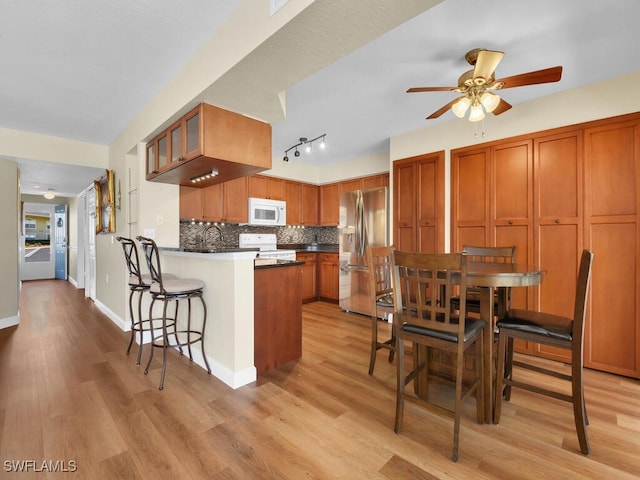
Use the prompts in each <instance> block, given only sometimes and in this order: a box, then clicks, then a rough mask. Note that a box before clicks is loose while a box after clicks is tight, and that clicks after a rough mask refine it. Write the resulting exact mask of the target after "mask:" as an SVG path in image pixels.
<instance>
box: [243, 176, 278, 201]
mask: <svg viewBox="0 0 640 480" xmlns="http://www.w3.org/2000/svg"><path fill="white" fill-rule="evenodd" d="M284 190H285V185H284V180H282V179H281V178H275V177H267V176H265V175H252V176H251V177H249V196H250V197H256V198H268V199H270V200H285V195H284V193H285V192H284Z"/></svg>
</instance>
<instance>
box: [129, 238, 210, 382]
mask: <svg viewBox="0 0 640 480" xmlns="http://www.w3.org/2000/svg"><path fill="white" fill-rule="evenodd" d="M136 239H137V240H138V241H139V242H140V245H141V246H142V249H143V251H144V254H145V257H146V260H147V265H148V267H149V273H150V274H151V280H152V283H151V288H150V289H149V292H150V293H151V299H152V300H151V305H150V306H149V316H150V317H151V311H152V310H153V305H154V303H155V302H156V300H159V301H161V302H163V309H162V335H155V334H154V331H153V325H152V330H151V336H152V339H151V347H152V348H151V353H150V354H149V361H148V362H147V366H146V368H145V369H144V373H145V375H146V374H147V373H149V366H150V365H151V361H152V360H153V348H154V347H155V348H162V373H161V374H160V386H159V387H158V388H159V389H160V390H162V389H163V388H164V377H165V374H166V371H167V349H168V348H169V347H178V348H179V349H180V354H182V347H183V346H186V347H187V350H188V352H189V359H190V360H191V361H193V355H192V353H191V345H192V344H194V343H197V342H200V347H201V349H202V359H203V361H204V364H205V366H206V367H207V372H208V373H209V374H210V373H211V367H210V366H209V361H208V360H207V356H206V355H205V352H204V331H205V327H206V324H207V305H206V304H205V301H204V297H203V290H204V283H203V282H202V281H201V280H196V279H192V278H175V277H174V278H168V276H167V275H163V274H162V270H161V268H160V254H159V252H158V247H157V245H156V242H154V241H153V240H152V239H151V238H146V237H142V236H138V237H136ZM192 298H199V299H200V301H201V302H202V308H203V317H202V329H201V330H196V329H195V328H193V327H192V326H191V299H192ZM180 300H187V305H188V306H187V325H186V329H185V330H178V329H177V327H175V328H174V329H173V331H171V332H169V330H168V327H170V326H171V319H170V318H167V306H168V304H169V302H171V301H175V302H176V317H175V318H176V319H177V318H178V317H177V313H178V302H179V301H180Z"/></svg>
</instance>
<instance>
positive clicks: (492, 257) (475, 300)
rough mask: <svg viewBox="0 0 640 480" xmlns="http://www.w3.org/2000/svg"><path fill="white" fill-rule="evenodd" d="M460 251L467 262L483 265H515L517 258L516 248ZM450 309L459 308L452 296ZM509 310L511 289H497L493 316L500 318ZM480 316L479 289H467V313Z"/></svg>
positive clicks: (479, 248)
mask: <svg viewBox="0 0 640 480" xmlns="http://www.w3.org/2000/svg"><path fill="white" fill-rule="evenodd" d="M462 251H463V252H464V253H466V254H467V261H468V262H483V263H516V259H517V258H518V247H517V246H515V245H513V246H509V247H475V246H472V245H463V246H462ZM451 308H453V309H454V310H458V309H459V308H460V297H459V296H454V297H452V299H451ZM509 308H511V289H510V288H498V289H496V292H495V294H494V305H493V311H494V316H495V317H497V318H501V317H502V316H504V314H505V312H506V311H507V310H508V309H509ZM469 312H472V313H477V314H480V289H479V288H475V287H468V288H467V313H469Z"/></svg>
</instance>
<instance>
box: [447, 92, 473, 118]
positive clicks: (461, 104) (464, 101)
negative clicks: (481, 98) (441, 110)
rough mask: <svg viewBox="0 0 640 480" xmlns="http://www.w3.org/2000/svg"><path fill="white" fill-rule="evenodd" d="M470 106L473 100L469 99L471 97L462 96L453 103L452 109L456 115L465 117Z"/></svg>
mask: <svg viewBox="0 0 640 480" xmlns="http://www.w3.org/2000/svg"><path fill="white" fill-rule="evenodd" d="M469 106H471V100H469V97H462V98H461V99H460V100H458V101H457V102H455V103H454V104H453V105H451V111H452V112H453V114H454V115H455V116H456V117H458V118H464V116H465V114H466V113H467V110H468V108H469Z"/></svg>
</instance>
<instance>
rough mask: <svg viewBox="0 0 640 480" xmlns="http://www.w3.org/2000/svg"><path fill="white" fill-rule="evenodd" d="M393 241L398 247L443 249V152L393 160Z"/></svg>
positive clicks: (436, 250)
mask: <svg viewBox="0 0 640 480" xmlns="http://www.w3.org/2000/svg"><path fill="white" fill-rule="evenodd" d="M393 172H394V174H393V177H394V189H393V191H394V212H395V213H394V244H395V245H396V247H397V248H398V249H400V250H405V251H412V252H416V251H417V252H422V253H434V252H443V251H444V152H436V153H433V154H427V155H420V156H418V157H411V158H407V159H404V160H397V161H395V162H394V163H393Z"/></svg>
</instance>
